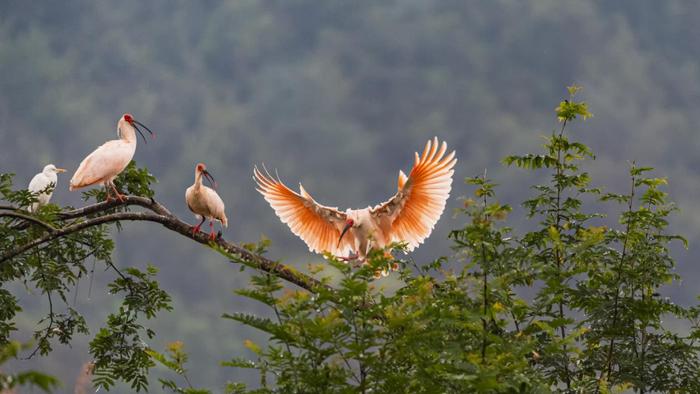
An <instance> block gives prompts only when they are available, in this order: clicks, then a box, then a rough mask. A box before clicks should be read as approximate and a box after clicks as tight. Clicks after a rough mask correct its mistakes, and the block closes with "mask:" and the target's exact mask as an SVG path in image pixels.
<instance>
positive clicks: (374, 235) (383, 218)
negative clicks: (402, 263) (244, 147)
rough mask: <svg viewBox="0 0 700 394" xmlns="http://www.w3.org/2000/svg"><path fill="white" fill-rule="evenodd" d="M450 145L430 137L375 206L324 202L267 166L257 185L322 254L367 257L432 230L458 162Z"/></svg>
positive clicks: (412, 242) (256, 173)
mask: <svg viewBox="0 0 700 394" xmlns="http://www.w3.org/2000/svg"><path fill="white" fill-rule="evenodd" d="M446 151H447V144H446V143H445V142H442V143H440V142H439V141H438V139H437V137H436V138H434V139H433V140H429V141H428V142H427V143H426V145H425V149H423V153H422V154H421V155H418V153H417V152H416V154H415V162H414V164H413V168H412V169H411V171H410V172H409V174H408V176H406V174H404V172H403V171H399V178H398V191H397V192H396V194H395V195H394V196H393V197H391V198H390V199H389V200H388V201H386V202H384V203H382V204H379V205H377V206H375V207H367V208H363V209H348V210H346V211H345V212H341V211H339V210H338V208H336V207H328V206H325V205H321V204H319V203H318V202H316V200H314V199H313V197H311V195H310V194H309V193H307V192H306V190H304V187H303V186H301V184H299V193H297V192H295V191H293V190H292V189H290V188H289V187H287V186H286V185H285V184H283V183H282V181H280V180H279V178H278V177H273V176H271V175H270V174H269V173H268V172H267V171H266V170H264V172H263V171H260V170H259V169H258V168H257V167H255V168H254V169H253V178H254V179H255V181H256V183H257V186H258V188H257V190H258V191H259V192H260V193H261V194H262V195H263V197H264V198H265V200H266V201H267V202H268V203H269V204H270V206H272V208H273V209H274V211H275V213H276V214H277V216H278V217H279V218H280V219H281V220H282V222H284V223H286V224H287V225H288V226H289V228H290V229H291V230H292V232H293V233H294V234H296V235H297V236H299V237H300V238H301V239H302V240H303V241H304V242H306V244H307V245H308V247H309V250H311V251H312V252H317V253H324V252H329V253H331V254H332V255H334V256H338V257H341V258H345V256H348V258H350V259H355V258H359V259H360V260H364V259H365V258H366V256H367V254H368V253H369V252H370V250H372V249H382V248H385V247H386V246H387V245H389V244H390V243H392V242H405V243H406V244H407V246H408V250H409V251H411V250H413V249H415V248H416V247H417V246H418V245H420V244H421V243H423V241H424V240H425V239H426V238H427V237H428V236H429V235H430V233H431V232H432V230H433V228H434V227H435V224H436V223H437V221H438V219H440V216H441V215H442V212H443V211H444V210H445V204H446V202H447V198H448V197H449V195H450V190H451V187H452V175H453V173H454V169H453V168H454V166H455V164H456V163H457V159H456V158H455V152H454V151H452V152H451V153H449V154H447V155H445V153H446Z"/></svg>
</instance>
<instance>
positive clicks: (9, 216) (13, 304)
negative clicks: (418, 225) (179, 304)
mask: <svg viewBox="0 0 700 394" xmlns="http://www.w3.org/2000/svg"><path fill="white" fill-rule="evenodd" d="M154 180H155V178H154V177H153V176H152V175H151V174H149V173H148V171H147V170H146V169H139V168H137V167H136V165H135V163H134V162H131V163H130V164H129V166H128V167H127V169H126V170H125V171H124V172H123V173H122V174H120V176H119V177H118V178H117V179H116V181H115V183H116V184H117V185H119V187H120V188H122V189H123V190H126V191H128V192H129V193H131V194H137V195H141V196H147V197H152V196H153V192H152V191H151V190H150V185H151V183H152V182H153V181H154ZM0 196H1V197H2V200H4V201H6V202H8V203H9V204H10V205H7V206H4V207H3V209H2V210H0V300H1V301H2V302H1V303H0V345H2V346H12V343H13V342H11V340H10V338H11V333H12V331H14V330H15V329H16V328H15V327H16V325H15V319H16V315H17V313H19V312H21V311H22V309H21V308H20V306H19V304H18V299H17V296H16V295H15V294H12V293H10V292H9V291H8V290H7V289H5V288H3V287H4V286H6V285H8V284H11V283H13V282H18V281H21V282H24V283H25V284H26V285H27V286H33V287H35V288H36V289H38V291H39V292H40V293H41V294H42V295H44V296H45V297H46V299H47V301H48V306H49V310H48V312H47V314H46V315H45V317H43V318H42V319H40V320H39V322H38V323H37V329H36V331H35V333H34V338H35V340H36V346H35V348H34V350H33V351H31V352H30V353H29V354H28V355H27V356H26V357H28V358H31V357H34V356H35V355H36V354H40V355H47V354H49V353H50V352H51V351H52V350H53V347H54V345H55V343H56V342H58V343H61V344H68V345H69V344H70V343H71V341H72V340H73V338H74V336H75V334H88V333H89V330H88V327H87V324H86V322H85V319H84V317H83V316H82V315H81V313H80V312H79V311H78V310H76V309H75V308H74V306H73V305H72V304H71V302H70V300H69V297H68V294H69V293H70V292H71V291H73V290H74V288H75V287H76V286H77V284H78V281H79V280H80V279H81V278H83V277H85V276H87V275H88V272H89V269H88V264H89V262H90V261H91V260H92V261H94V262H95V263H96V262H97V261H100V262H102V263H103V264H104V265H105V267H106V269H107V270H111V271H113V272H114V273H115V274H116V275H117V278H116V279H115V280H114V281H113V282H112V283H111V284H110V285H109V291H110V292H111V293H112V294H122V297H123V301H122V305H121V306H120V308H119V309H118V310H117V311H116V312H115V313H112V314H110V315H109V316H108V319H107V322H106V327H104V328H102V329H100V330H99V331H98V332H97V334H96V335H95V337H94V339H93V340H92V342H91V344H90V351H91V353H92V356H93V357H94V358H95V360H94V362H95V368H94V376H95V384H97V385H100V386H102V387H105V388H109V387H111V386H112V385H113V384H114V382H115V381H116V380H120V379H121V380H124V381H126V382H128V383H130V384H131V386H132V388H133V389H135V390H137V391H139V390H143V389H145V388H146V387H147V380H146V375H147V372H148V369H149V368H150V367H152V366H153V362H152V360H151V359H150V357H149V356H148V354H146V352H145V346H144V342H143V341H142V338H152V337H153V336H154V335H155V332H154V331H152V330H150V329H148V328H146V327H144V326H143V325H142V323H140V322H139V319H140V318H141V317H145V318H146V319H151V318H153V317H155V316H156V313H157V312H159V311H161V310H170V309H171V307H170V296H169V295H168V294H167V293H165V292H164V291H163V290H161V289H160V287H159V285H158V282H157V281H156V280H155V279H154V276H155V274H156V272H157V270H156V269H155V268H154V267H152V266H149V267H148V268H147V270H146V271H145V272H142V271H140V270H138V269H136V268H127V269H125V270H124V272H122V270H120V269H119V268H117V266H116V265H115V264H114V262H113V261H112V259H111V253H112V251H113V249H114V241H113V240H112V239H111V235H110V232H109V227H108V226H107V225H98V226H92V227H87V228H85V229H82V230H80V231H77V232H73V233H71V234H69V235H66V236H59V237H56V238H54V239H51V240H49V241H48V242H46V243H43V244H41V245H39V247H35V248H31V249H29V250H27V251H25V252H24V253H20V254H15V253H14V251H15V250H16V248H17V247H18V246H20V245H25V244H28V243H30V242H32V241H35V240H37V239H40V238H41V237H45V236H49V235H51V234H52V233H54V232H55V231H57V230H58V229H61V228H65V227H66V226H74V225H79V224H80V223H81V222H83V221H85V220H88V219H90V218H93V217H94V216H95V215H92V214H90V215H87V216H85V217H79V218H73V216H71V215H70V212H72V209H71V208H70V207H66V208H65V209H61V208H59V207H58V206H56V205H54V204H48V205H47V206H43V207H41V208H40V209H39V210H38V211H37V212H36V213H34V214H31V213H29V212H27V211H25V210H24V209H22V207H27V206H29V205H30V204H31V203H32V202H34V201H36V195H32V194H31V193H29V192H28V191H27V190H13V188H12V175H11V174H0ZM93 197H94V198H96V199H104V197H105V194H104V191H103V190H101V189H94V190H91V191H89V192H86V193H85V198H86V199H87V198H93ZM125 210H126V208H125V207H115V208H112V209H109V210H108V211H107V214H109V213H114V212H121V211H125ZM25 218H29V219H31V220H27V219H25ZM118 224H119V223H118V222H117V225H118ZM91 270H94V268H92V269H91ZM10 348H11V349H15V348H14V347H9V348H8V349H10ZM16 351H17V352H19V349H18V350H16ZM47 387H48V386H47ZM47 390H49V388H47Z"/></svg>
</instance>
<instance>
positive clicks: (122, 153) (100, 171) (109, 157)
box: [69, 114, 154, 202]
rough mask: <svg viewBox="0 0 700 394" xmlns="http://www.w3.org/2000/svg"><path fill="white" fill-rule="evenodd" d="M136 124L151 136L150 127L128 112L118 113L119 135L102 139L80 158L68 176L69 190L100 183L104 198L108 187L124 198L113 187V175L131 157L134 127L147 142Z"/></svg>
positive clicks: (121, 197)
mask: <svg viewBox="0 0 700 394" xmlns="http://www.w3.org/2000/svg"><path fill="white" fill-rule="evenodd" d="M139 126H140V127H143V128H144V129H145V130H146V131H148V132H149V133H150V134H151V136H152V137H153V136H154V133H153V132H152V131H151V129H149V128H148V127H146V126H145V125H144V124H143V123H141V122H139V121H137V120H136V119H134V117H133V116H132V115H131V114H124V115H122V117H121V118H120V119H119V121H118V122H117V135H118V136H119V139H117V140H112V141H107V142H105V143H104V144H102V145H101V146H100V147H98V148H97V149H95V150H94V151H93V152H92V153H90V154H89V155H88V156H87V157H86V158H85V159H83V161H82V162H81V163H80V166H78V169H77V170H76V171H75V174H73V178H71V180H70V188H69V189H70V190H71V191H72V190H76V189H80V188H83V187H87V186H92V185H96V184H99V183H101V184H103V185H104V186H105V191H106V192H107V201H110V200H111V196H110V191H112V192H114V194H115V197H116V199H118V200H119V201H121V202H124V197H125V196H124V195H122V194H120V193H119V191H118V190H117V187H116V186H115V185H114V178H116V177H117V175H119V174H120V173H121V172H122V171H124V169H125V168H126V166H127V165H129V162H131V159H132V158H133V157H134V153H135V152H136V132H137V131H138V132H139V134H141V137H142V138H143V141H144V143H147V141H146V137H145V136H144V134H143V131H141V129H140V128H139ZM110 189H111V190H110Z"/></svg>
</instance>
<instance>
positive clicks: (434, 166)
mask: <svg viewBox="0 0 700 394" xmlns="http://www.w3.org/2000/svg"><path fill="white" fill-rule="evenodd" d="M446 150H447V144H446V143H445V142H442V144H439V141H438V139H437V137H436V138H435V139H433V140H432V141H428V143H427V144H426V145H425V149H424V150H423V154H422V155H420V156H418V153H416V154H415V163H414V165H413V168H412V169H411V172H410V174H409V175H408V178H406V176H405V175H404V174H403V172H401V173H400V174H399V182H398V183H399V185H398V192H397V193H396V194H395V195H394V196H393V197H392V198H391V199H390V200H389V201H387V202H385V203H383V204H380V205H377V206H376V207H374V208H372V215H374V216H375V217H377V218H380V219H382V218H389V220H390V221H391V234H390V237H391V240H392V241H395V242H407V243H408V249H409V250H413V249H414V248H415V247H417V246H418V245H420V244H421V243H422V242H423V240H425V238H427V237H428V236H429V235H430V233H431V232H432V230H433V228H434V227H435V224H436V223H437V221H438V219H440V216H441V215H442V212H443V211H444V210H445V204H446V203H447V198H448V197H449V196H450V190H451V188H452V175H453V173H454V170H453V167H454V166H455V164H456V163H457V159H456V158H455V157H454V156H455V152H454V151H452V152H451V153H450V154H448V155H447V156H445V151H446Z"/></svg>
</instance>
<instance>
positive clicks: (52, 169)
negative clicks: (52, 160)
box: [43, 164, 66, 174]
mask: <svg viewBox="0 0 700 394" xmlns="http://www.w3.org/2000/svg"><path fill="white" fill-rule="evenodd" d="M61 172H66V170H65V169H64V168H57V167H56V166H55V165H53V164H48V165H47V166H46V167H44V171H43V173H44V174H58V173H61Z"/></svg>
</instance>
